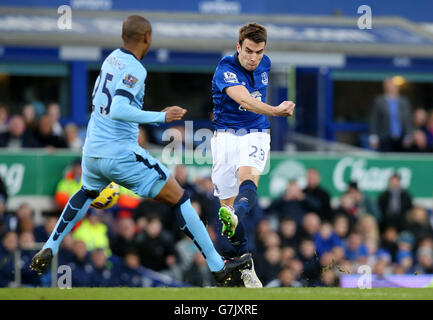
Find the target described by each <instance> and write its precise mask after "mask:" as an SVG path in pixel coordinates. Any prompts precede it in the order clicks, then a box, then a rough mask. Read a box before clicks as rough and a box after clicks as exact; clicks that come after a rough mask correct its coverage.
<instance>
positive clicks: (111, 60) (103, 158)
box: [30, 15, 252, 285]
mask: <svg viewBox="0 0 433 320" xmlns="http://www.w3.org/2000/svg"><path fill="white" fill-rule="evenodd" d="M122 39H123V47H122V48H120V49H116V50H114V51H113V52H112V53H111V54H110V55H109V56H108V57H107V58H106V59H105V61H104V63H103V64H102V68H101V72H100V74H99V76H98V78H97V80H96V83H95V87H94V90H93V95H92V103H93V112H92V114H91V118H90V121H89V123H88V127H87V136H86V141H85V145H84V148H83V160H82V167H83V173H82V184H83V187H82V188H81V189H80V190H79V191H78V192H77V193H75V194H74V195H73V196H72V197H71V199H70V200H69V202H68V204H67V205H66V206H65V208H64V210H63V212H62V215H61V216H60V219H59V220H58V222H57V225H56V227H55V228H54V230H53V232H52V234H51V235H50V238H49V239H48V241H47V242H46V243H45V245H44V246H43V248H42V249H41V250H40V251H39V252H38V253H37V254H36V255H35V256H34V257H33V259H32V262H31V264H30V268H31V269H32V270H34V271H36V272H38V274H42V273H43V272H44V271H45V270H46V268H47V266H48V264H49V263H50V261H51V259H52V257H53V255H55V254H57V252H58V250H59V245H60V243H61V242H62V240H63V238H64V237H65V236H66V234H67V233H68V232H70V231H71V230H72V228H73V227H74V225H75V224H76V223H77V222H78V221H80V220H81V218H82V217H83V216H84V215H85V214H86V212H87V209H88V208H89V206H90V204H91V203H92V201H93V200H94V199H95V198H96V197H97V196H98V194H99V192H100V191H101V190H102V189H104V188H105V187H106V186H107V185H108V184H109V183H110V182H111V181H114V182H116V183H118V184H120V185H122V186H124V187H126V188H128V189H130V190H132V191H134V192H135V193H137V194H138V195H140V196H142V197H148V198H153V199H155V200H157V201H159V202H162V203H165V204H167V205H169V206H171V207H172V208H173V209H174V210H173V211H174V213H175V216H176V219H177V221H178V223H179V225H180V228H181V230H182V231H183V232H185V234H187V235H188V236H189V237H190V238H191V239H192V240H193V241H194V243H195V244H196V246H197V247H198V248H199V250H200V251H201V253H202V254H203V256H204V257H205V258H206V261H207V263H208V266H209V268H210V270H211V271H212V273H213V275H214V277H215V279H216V280H217V282H218V283H219V284H221V285H225V284H226V283H227V280H228V279H229V278H230V276H231V273H232V272H233V271H235V270H239V269H241V268H244V267H245V266H247V265H248V264H249V263H252V260H251V256H248V257H242V258H239V259H234V260H229V261H224V260H223V259H222V258H221V256H220V255H219V254H218V253H217V251H216V250H215V248H214V246H213V243H212V241H211V239H210V237H209V235H208V233H207V230H206V228H205V226H204V224H203V223H202V222H201V220H200V218H199V216H198V215H197V213H196V212H195V210H194V209H193V207H192V206H191V202H190V199H189V196H188V194H187V193H186V192H185V190H183V189H182V188H181V187H180V186H179V184H178V183H177V182H176V180H175V179H174V178H173V177H172V176H171V175H170V172H169V170H168V169H167V168H166V167H165V166H164V165H163V164H161V163H160V162H159V161H158V160H156V159H154V158H153V157H152V156H151V155H150V154H149V153H148V152H147V151H146V150H144V149H142V148H141V147H140V146H139V145H138V132H139V128H138V124H140V123H155V124H156V123H163V122H172V121H175V120H180V119H181V118H182V117H183V116H184V114H185V113H186V110H185V109H182V108H181V107H178V106H172V107H167V108H165V109H164V110H162V112H151V111H144V110H141V109H142V104H143V97H144V87H145V85H144V81H145V79H146V75H147V72H146V69H145V68H144V67H143V65H142V64H141V62H140V60H141V59H142V58H143V57H144V56H145V55H146V53H147V52H148V50H149V47H150V45H151V42H152V28H151V25H150V23H149V21H147V20H146V19H145V18H143V17H141V16H136V15H133V16H129V17H127V18H126V19H125V21H124V22H123V26H122Z"/></svg>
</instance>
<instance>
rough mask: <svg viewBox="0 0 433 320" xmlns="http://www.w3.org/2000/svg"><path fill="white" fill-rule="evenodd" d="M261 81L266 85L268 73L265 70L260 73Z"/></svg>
mask: <svg viewBox="0 0 433 320" xmlns="http://www.w3.org/2000/svg"><path fill="white" fill-rule="evenodd" d="M262 83H263V84H264V85H265V86H266V85H268V74H267V73H266V72H263V73H262Z"/></svg>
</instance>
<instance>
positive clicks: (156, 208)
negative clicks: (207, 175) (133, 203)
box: [132, 199, 183, 239]
mask: <svg viewBox="0 0 433 320" xmlns="http://www.w3.org/2000/svg"><path fill="white" fill-rule="evenodd" d="M132 214H133V217H134V220H136V221H138V220H139V219H140V218H142V217H145V218H146V219H148V218H149V217H152V216H155V215H156V214H157V215H158V216H159V218H160V219H161V221H162V224H163V226H164V229H166V230H171V231H173V233H176V232H177V230H178V227H177V223H176V221H174V220H175V219H173V213H172V212H171V210H170V208H168V207H167V206H166V205H164V204H161V203H159V202H157V201H155V200H153V199H141V201H140V203H139V204H138V206H137V207H136V208H135V209H133V210H132ZM182 236H183V233H180V234H179V239H181V238H182Z"/></svg>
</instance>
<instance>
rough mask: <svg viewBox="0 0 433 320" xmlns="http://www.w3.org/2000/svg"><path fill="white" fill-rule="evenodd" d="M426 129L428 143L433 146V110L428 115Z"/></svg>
mask: <svg viewBox="0 0 433 320" xmlns="http://www.w3.org/2000/svg"><path fill="white" fill-rule="evenodd" d="M425 129H426V134H427V140H428V143H429V145H433V110H430V111H429V113H428V115H427V121H426V125H425Z"/></svg>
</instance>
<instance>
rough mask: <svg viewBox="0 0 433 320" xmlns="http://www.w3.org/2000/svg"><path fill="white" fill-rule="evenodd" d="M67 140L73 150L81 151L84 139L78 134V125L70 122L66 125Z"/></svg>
mask: <svg viewBox="0 0 433 320" xmlns="http://www.w3.org/2000/svg"><path fill="white" fill-rule="evenodd" d="M65 140H66V144H67V146H68V148H69V149H70V150H72V151H81V150H82V148H83V141H82V140H81V139H80V137H79V136H78V127H77V126H76V125H75V124H74V123H69V124H68V125H66V127H65Z"/></svg>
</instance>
